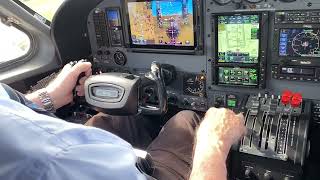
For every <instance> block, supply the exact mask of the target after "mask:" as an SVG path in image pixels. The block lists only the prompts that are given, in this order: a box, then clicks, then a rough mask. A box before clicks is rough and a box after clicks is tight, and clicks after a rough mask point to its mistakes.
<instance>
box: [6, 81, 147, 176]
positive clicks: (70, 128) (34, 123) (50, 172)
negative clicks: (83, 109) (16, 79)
mask: <svg viewBox="0 0 320 180" xmlns="http://www.w3.org/2000/svg"><path fill="white" fill-rule="evenodd" d="M136 159H137V157H136V156H135V154H134V151H133V148H132V146H131V145H130V144H129V143H127V142H125V141H124V140H122V139H121V138H119V137H117V136H115V135H113V134H111V133H108V132H106V131H103V130H100V129H97V128H93V127H85V126H83V125H77V124H72V123H68V122H65V121H63V120H60V119H57V118H54V117H49V116H46V115H42V114H38V113H36V112H35V111H33V110H31V109H29V108H28V107H26V106H24V105H22V104H20V103H18V102H16V101H13V100H11V99H10V98H9V96H8V94H7V93H6V92H5V90H4V89H3V87H2V86H1V85H0V179H1V180H2V179H3V180H117V179H120V180H129V179H139V180H140V179H141V180H142V179H146V177H145V176H144V175H143V174H142V173H141V172H140V171H139V170H138V169H137V168H136V166H135V163H136Z"/></svg>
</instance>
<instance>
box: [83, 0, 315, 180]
mask: <svg viewBox="0 0 320 180" xmlns="http://www.w3.org/2000/svg"><path fill="white" fill-rule="evenodd" d="M319 24H320V3H319V2H318V0H277V1H275V0H200V1H197V0H166V1H163V0H139V1H138V0H111V1H106V0H105V1H102V2H101V3H100V4H99V5H98V6H97V7H96V8H94V9H93V10H92V11H91V12H90V14H89V16H88V35H89V38H90V43H91V49H92V56H93V67H94V71H95V72H96V73H101V72H126V73H132V74H135V75H143V74H144V73H146V72H147V71H149V67H150V64H151V63H152V62H153V61H157V62H159V63H161V64H167V65H170V66H172V67H174V68H168V69H166V70H167V71H168V72H169V74H171V75H170V77H167V79H165V81H166V82H168V83H166V86H167V94H168V103H169V104H170V105H171V106H176V107H178V108H181V109H190V110H195V111H202V112H205V111H206V110H207V109H208V108H210V107H228V108H230V109H232V110H234V111H236V112H243V113H245V114H248V117H246V119H247V120H246V126H247V128H248V129H251V131H250V132H249V134H250V135H251V137H249V138H248V139H246V141H245V142H241V144H240V146H241V147H237V148H236V150H235V151H234V153H232V156H231V157H232V159H233V163H231V167H230V168H231V171H230V172H231V176H232V178H234V179H263V178H264V179H301V177H302V174H303V169H302V166H303V163H301V161H300V162H299V163H295V162H292V159H290V156H289V158H288V157H287V156H286V155H287V153H288V152H285V151H283V150H284V149H283V148H286V147H288V148H290V146H289V145H288V142H287V140H288V139H289V138H290V137H289V135H290V134H291V135H292V134H293V135H294V136H296V135H297V134H296V133H297V132H299V133H300V134H299V135H297V136H299V138H302V139H299V143H298V145H297V147H299V148H300V147H301V148H300V149H290V150H291V151H292V152H291V153H292V154H298V155H299V158H301V159H303V160H304V156H303V155H304V154H305V151H307V150H306V149H307V138H306V137H307V135H306V134H303V133H302V131H303V132H306V131H307V130H308V127H307V125H305V124H308V123H309V120H310V118H311V115H312V116H313V119H312V120H314V121H316V122H319V117H320V116H319V115H318V114H317V113H315V112H313V111H315V110H313V109H317V108H318V106H317V105H318V104H319V103H315V102H318V101H319V100H320V94H319V93H318V92H317V88H318V87H319V81H320V25H319ZM287 89H290V90H292V91H294V92H297V93H301V95H302V96H303V100H304V101H303V103H302V104H303V105H301V106H299V108H298V109H299V111H301V112H300V114H297V113H292V112H291V110H294V109H297V107H293V106H292V107H291V106H290V108H291V109H290V108H289V107H287V106H289V105H287V104H283V102H282V100H281V98H282V97H283V96H284V97H285V95H283V94H282V92H283V91H284V90H287ZM257 94H258V95H257ZM152 99H156V97H153V98H151V100H149V101H152ZM151 103H152V102H151ZM255 105H258V106H257V107H255ZM277 107H279V108H278V109H277ZM306 112H308V113H306ZM250 113H251V114H250ZM252 113H253V114H252ZM301 114H304V115H303V116H304V117H302V116H301V117H300V115H301ZM288 115H289V116H288ZM291 115H292V116H291ZM287 116H288V117H287ZM318 116H319V117H318ZM275 117H277V118H278V117H279V118H278V119H277V120H278V121H279V122H280V121H281V122H282V121H284V122H287V124H283V126H282V125H281V124H279V125H276V124H274V126H271V124H272V123H275V122H276V120H275V119H274V118H275ZM280 117H281V118H280ZM299 118H300V119H302V120H299ZM260 121H261V122H260ZM257 122H260V126H258V124H257ZM302 122H304V123H303V127H302V126H300V127H299V128H298V127H295V125H293V124H292V123H302ZM274 127H277V128H278V129H280V130H281V131H285V132H286V133H284V135H283V137H282V136H281V138H282V139H277V138H278V137H280V136H278V135H275V134H274V133H277V131H273V129H272V128H274ZM290 128H291V129H290ZM292 129H294V130H292ZM292 131H294V132H292ZM295 131H297V132H295ZM255 133H256V134H259V137H255ZM291 135H290V136H291ZM271 136H272V137H276V139H269V138H272V137H271ZM252 137H254V138H252ZM255 138H256V139H255ZM297 142H298V141H297ZM252 143H256V144H258V145H257V146H256V147H254V148H253V147H252ZM270 143H278V144H283V147H282V146H281V147H280V146H277V145H275V146H272V147H274V150H272V151H270V150H268V148H267V147H268V146H271V145H272V144H270ZM262 144H263V146H262ZM279 148H280V149H281V153H278V152H277V151H276V149H279ZM279 152H280V150H279ZM292 154H291V155H292ZM300 155H301V156H300ZM261 157H263V158H264V159H265V161H264V160H263V158H261ZM275 157H281V158H275ZM278 166H279V167H278ZM276 167H278V168H276ZM292 170H293V171H292Z"/></svg>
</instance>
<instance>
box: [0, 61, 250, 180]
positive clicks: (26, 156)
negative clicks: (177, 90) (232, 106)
mask: <svg viewBox="0 0 320 180" xmlns="http://www.w3.org/2000/svg"><path fill="white" fill-rule="evenodd" d="M82 72H85V74H86V75H85V76H84V77H82V78H81V79H80V85H76V83H77V79H78V77H79V75H80V74H81V73H82ZM91 73H92V70H91V64H90V63H88V62H81V63H78V64H76V65H74V66H71V65H65V67H64V68H63V70H62V71H61V73H60V74H59V75H58V76H57V78H56V79H55V80H54V81H53V82H51V83H50V84H49V85H48V86H47V87H46V88H44V89H41V90H38V91H36V92H34V93H31V94H28V95H26V96H24V95H22V94H21V93H19V92H16V91H14V90H13V89H11V88H10V87H8V86H7V85H4V84H2V85H0V127H1V130H0V144H1V147H0V154H1V156H0V179H5V180H36V179H42V180H69V179H70V180H75V179H77V180H106V179H110V180H115V179H120V180H128V179H139V180H140V179H141V180H143V179H152V178H156V179H163V180H171V179H174V180H177V179H196V180H201V179H219V180H224V179H226V178H227V169H226V158H227V155H228V152H229V149H230V147H231V145H232V144H233V143H235V142H237V141H238V140H239V139H240V138H241V137H242V136H243V135H244V133H245V127H244V123H243V116H242V115H236V114H235V113H233V112H232V111H230V110H227V109H216V108H211V109H209V110H208V111H207V113H206V115H205V116H204V118H203V119H202V120H200V117H199V116H198V115H197V114H195V113H193V112H191V111H182V112H180V113H178V114H176V115H175V116H174V117H173V118H171V119H170V120H169V121H168V122H167V124H166V125H165V126H164V127H163V128H162V130H161V132H160V133H159V135H158V136H157V137H156V138H155V140H153V141H152V142H151V138H150V139H149V140H147V139H148V138H146V137H143V136H144V135H145V134H142V133H139V132H143V131H144V130H143V129H139V128H140V126H137V125H133V123H128V122H130V120H133V121H132V122H135V123H136V122H138V120H134V117H123V118H122V120H123V121H122V122H120V120H121V118H120V117H114V116H108V115H103V114H98V115H96V116H94V117H93V118H92V119H90V120H89V121H88V122H87V126H84V125H79V124H73V123H69V122H66V121H63V120H61V119H58V118H56V117H55V116H54V115H53V114H51V113H50V111H52V110H53V109H58V108H60V107H62V106H64V105H66V104H68V103H70V102H71V101H72V100H73V95H72V91H73V89H74V88H76V91H77V93H78V95H80V96H83V95H84V87H83V84H84V81H85V80H86V78H88V77H89V76H90V75H91ZM45 109H46V110H45ZM200 121H201V123H200ZM90 126H98V127H99V128H96V127H90ZM100 128H102V129H105V130H102V129H100ZM135 128H137V129H135ZM106 130H107V131H106ZM117 135H118V136H117ZM119 136H120V137H122V138H123V139H121V138H120V137H119ZM139 138H141V139H144V140H147V141H148V143H150V144H146V143H140V144H139V140H137V139H139ZM125 140H127V141H129V143H128V142H126V141H125ZM130 143H132V145H133V146H134V145H135V144H137V145H138V146H140V147H146V150H147V151H148V152H149V153H150V154H151V156H152V159H153V163H154V168H155V169H154V171H153V172H152V173H150V174H149V175H150V176H148V175H147V174H146V173H144V172H143V171H142V170H141V169H139V168H138V167H137V166H136V162H137V157H136V155H135V153H134V150H133V147H132V145H131V144H130ZM151 176H152V177H151Z"/></svg>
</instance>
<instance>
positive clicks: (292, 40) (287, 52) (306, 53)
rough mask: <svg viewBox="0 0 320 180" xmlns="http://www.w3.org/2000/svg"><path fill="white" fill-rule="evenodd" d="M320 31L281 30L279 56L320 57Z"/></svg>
mask: <svg viewBox="0 0 320 180" xmlns="http://www.w3.org/2000/svg"><path fill="white" fill-rule="evenodd" d="M319 41H320V29H302V28H296V29H281V30H280V39H279V56H289V57H320V47H319V46H320V44H319Z"/></svg>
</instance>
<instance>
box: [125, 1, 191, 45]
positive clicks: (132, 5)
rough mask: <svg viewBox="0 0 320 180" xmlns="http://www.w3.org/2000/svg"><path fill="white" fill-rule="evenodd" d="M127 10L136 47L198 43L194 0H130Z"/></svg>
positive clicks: (132, 43)
mask: <svg viewBox="0 0 320 180" xmlns="http://www.w3.org/2000/svg"><path fill="white" fill-rule="evenodd" d="M128 11H129V21H130V30H129V33H130V36H131V38H130V40H131V45H133V46H134V47H152V48H172V47H177V48H182V49H193V48H194V47H195V35H194V19H193V18H194V17H193V0H145V1H140V0H139V1H138V0H130V1H129V2H128Z"/></svg>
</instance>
